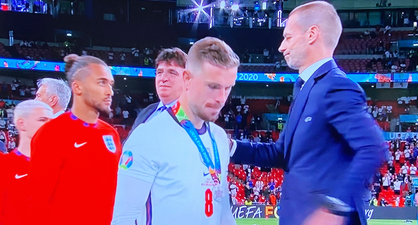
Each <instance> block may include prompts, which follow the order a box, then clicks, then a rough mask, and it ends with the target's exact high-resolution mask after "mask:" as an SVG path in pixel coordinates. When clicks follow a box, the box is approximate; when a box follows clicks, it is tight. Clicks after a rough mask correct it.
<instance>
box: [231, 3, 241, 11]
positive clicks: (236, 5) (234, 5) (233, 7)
mask: <svg viewBox="0 0 418 225" xmlns="http://www.w3.org/2000/svg"><path fill="white" fill-rule="evenodd" d="M231 9H232V10H233V11H237V10H238V9H239V6H238V4H233V5H232V6H231Z"/></svg>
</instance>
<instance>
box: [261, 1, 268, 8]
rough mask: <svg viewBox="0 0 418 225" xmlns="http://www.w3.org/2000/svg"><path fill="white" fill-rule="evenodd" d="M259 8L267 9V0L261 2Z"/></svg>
mask: <svg viewBox="0 0 418 225" xmlns="http://www.w3.org/2000/svg"><path fill="white" fill-rule="evenodd" d="M261 9H262V10H266V9H267V2H263V4H262V5H261Z"/></svg>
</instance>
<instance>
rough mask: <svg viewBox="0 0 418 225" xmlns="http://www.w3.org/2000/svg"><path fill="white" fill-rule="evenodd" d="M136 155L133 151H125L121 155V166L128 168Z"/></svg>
mask: <svg viewBox="0 0 418 225" xmlns="http://www.w3.org/2000/svg"><path fill="white" fill-rule="evenodd" d="M133 161H134V157H133V154H132V152H131V151H124V152H123V154H122V156H121V157H120V162H119V168H121V169H124V170H127V169H129V167H131V166H132V163H133Z"/></svg>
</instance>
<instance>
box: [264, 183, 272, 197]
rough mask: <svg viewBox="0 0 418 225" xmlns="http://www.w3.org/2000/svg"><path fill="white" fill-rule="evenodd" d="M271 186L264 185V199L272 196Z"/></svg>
mask: <svg viewBox="0 0 418 225" xmlns="http://www.w3.org/2000/svg"><path fill="white" fill-rule="evenodd" d="M270 193H271V192H270V188H269V187H268V186H265V187H264V190H263V197H264V199H268V198H269V196H270Z"/></svg>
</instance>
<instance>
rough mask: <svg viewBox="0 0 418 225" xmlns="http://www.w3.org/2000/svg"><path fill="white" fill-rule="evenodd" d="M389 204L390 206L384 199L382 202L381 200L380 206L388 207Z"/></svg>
mask: <svg viewBox="0 0 418 225" xmlns="http://www.w3.org/2000/svg"><path fill="white" fill-rule="evenodd" d="M388 205H389V204H388V202H387V201H386V200H385V198H382V199H381V200H380V206H388Z"/></svg>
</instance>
